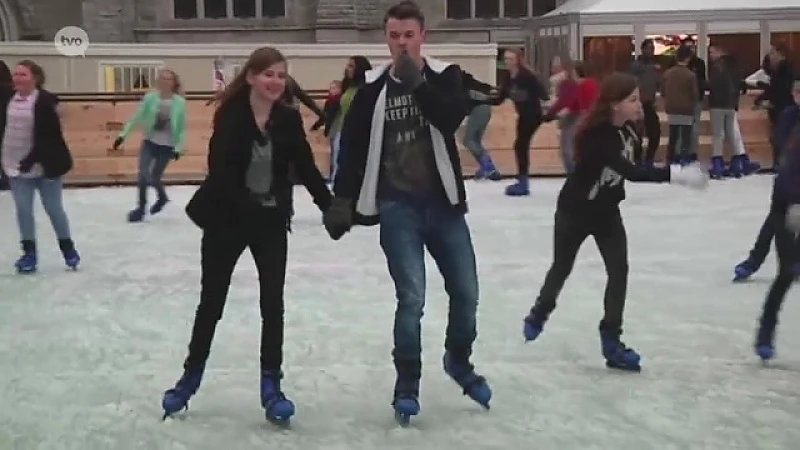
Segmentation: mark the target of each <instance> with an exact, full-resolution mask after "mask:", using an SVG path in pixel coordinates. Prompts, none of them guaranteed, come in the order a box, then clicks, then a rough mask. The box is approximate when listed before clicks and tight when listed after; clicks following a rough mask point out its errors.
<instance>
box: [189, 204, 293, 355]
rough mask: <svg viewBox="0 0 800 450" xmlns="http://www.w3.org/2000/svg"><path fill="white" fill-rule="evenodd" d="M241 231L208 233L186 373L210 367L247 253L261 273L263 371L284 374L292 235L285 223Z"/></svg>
mask: <svg viewBox="0 0 800 450" xmlns="http://www.w3.org/2000/svg"><path fill="white" fill-rule="evenodd" d="M258 222H259V224H256V223H253V224H248V225H247V226H241V227H239V228H236V229H231V228H228V229H219V230H207V231H205V232H204V233H203V239H202V242H201V250H200V253H201V259H202V262H201V265H202V276H201V291H200V304H199V305H198V306H197V312H196V314H195V319H194V327H193V328H192V338H191V341H190V342H189V356H188V357H187V358H186V363H185V365H184V367H186V368H191V367H198V366H200V365H203V364H205V362H206V360H207V359H208V355H209V352H210V351H211V341H212V340H213V339H214V332H215V331H216V328H217V322H218V321H219V320H220V319H221V318H222V311H223V309H224V308H225V301H226V299H227V297H228V289H229V288H230V284H231V275H232V274H233V269H234V267H235V266H236V262H237V261H238V260H239V257H240V256H241V255H242V252H243V251H244V249H245V248H249V249H250V253H251V254H252V255H253V259H254V260H255V263H256V268H257V270H258V282H259V298H260V306H261V369H262V370H280V367H281V364H282V363H283V310H284V309H283V288H284V284H285V282H286V255H287V251H288V235H287V233H288V232H287V231H286V222H285V219H284V220H281V219H277V218H276V219H274V220H271V221H258Z"/></svg>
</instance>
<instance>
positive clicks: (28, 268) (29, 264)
mask: <svg viewBox="0 0 800 450" xmlns="http://www.w3.org/2000/svg"><path fill="white" fill-rule="evenodd" d="M14 267H15V268H16V269H17V273H20V274H31V273H36V270H37V268H38V261H37V258H36V253H24V254H23V255H22V256H20V258H19V259H18V260H17V261H16V262H15V263H14Z"/></svg>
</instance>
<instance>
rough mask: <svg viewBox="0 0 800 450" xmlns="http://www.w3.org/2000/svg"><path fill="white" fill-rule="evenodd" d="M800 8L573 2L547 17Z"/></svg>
mask: <svg viewBox="0 0 800 450" xmlns="http://www.w3.org/2000/svg"><path fill="white" fill-rule="evenodd" d="M798 8H800V2H798V0H759V1H757V2H754V1H753V0H706V1H698V0H660V1H657V2H656V1H653V0H649V1H648V0H569V1H568V2H567V3H565V4H563V5H561V6H560V7H558V8H556V9H554V10H553V11H550V12H549V13H547V14H545V15H544V16H543V17H553V16H560V15H563V14H584V15H601V14H636V13H661V12H663V13H674V12H710V11H734V10H737V11H742V10H745V11H746V10H750V11H757V10H761V11H768V10H776V9H792V10H797V9H798Z"/></svg>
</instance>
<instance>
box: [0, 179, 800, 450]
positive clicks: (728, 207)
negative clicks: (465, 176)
mask: <svg viewBox="0 0 800 450" xmlns="http://www.w3.org/2000/svg"><path fill="white" fill-rule="evenodd" d="M503 185H504V183H495V184H475V183H470V184H469V195H470V200H471V209H472V211H471V213H470V215H469V222H470V225H471V227H472V230H473V236H474V241H475V245H476V249H477V254H478V259H479V264H480V278H481V283H482V284H481V293H482V304H481V307H480V323H479V326H480V336H479V340H478V344H477V348H476V354H475V363H476V365H477V367H478V369H479V371H481V372H482V373H483V374H484V375H486V376H487V378H488V379H489V380H490V382H491V384H492V387H493V389H494V392H495V398H494V400H493V408H492V410H491V411H489V412H483V411H481V410H480V409H479V408H478V407H477V406H476V405H474V404H473V403H471V402H470V401H469V400H468V399H466V398H465V397H463V396H462V395H461V391H460V390H459V389H458V388H457V387H456V386H455V385H454V384H452V383H451V382H450V381H449V380H448V379H447V378H446V376H445V375H444V374H443V372H442V370H441V366H440V358H441V353H442V350H441V346H442V341H443V332H444V322H445V317H446V315H445V313H446V305H447V302H446V298H445V296H444V295H443V288H442V282H441V279H440V277H439V276H438V273H437V272H436V268H435V267H434V265H433V264H429V266H428V271H429V275H430V277H429V286H430V288H429V296H428V299H429V301H428V307H427V311H426V313H427V314H426V316H425V320H424V333H425V341H424V342H425V364H426V365H425V368H424V376H423V387H422V398H421V401H422V414H421V416H419V418H418V419H417V420H416V422H415V425H414V426H413V427H412V428H411V429H405V430H403V429H398V428H397V427H396V426H395V425H394V422H393V417H392V413H391V409H390V406H389V402H390V395H391V390H392V384H393V369H392V366H391V362H390V361H391V360H390V346H391V325H392V314H393V309H394V299H393V297H394V295H393V288H392V284H391V282H390V279H389V276H388V274H387V271H386V268H385V262H384V259H383V256H382V254H381V251H380V249H379V247H378V239H377V228H374V227H373V228H360V229H358V230H356V231H355V232H353V233H351V234H350V235H348V236H346V237H345V238H344V239H342V240H341V241H339V242H332V241H330V240H329V239H328V238H327V236H326V235H325V233H324V231H323V229H322V227H321V226H320V216H319V214H318V212H317V211H316V209H315V207H314V206H313V204H312V203H311V201H310V199H309V197H308V195H307V194H306V192H305V191H304V190H302V189H301V190H299V192H298V196H297V219H296V224H295V231H294V233H293V234H292V236H291V248H290V267H289V278H288V284H287V292H286V299H287V301H286V303H287V312H286V317H287V322H288V323H287V336H286V346H285V354H286V364H285V370H286V374H287V378H286V381H285V390H286V392H287V393H288V394H289V395H290V397H291V398H292V399H293V400H294V401H295V402H296V403H297V407H298V415H297V416H296V418H295V420H294V423H293V430H292V431H277V430H275V429H274V428H272V427H270V426H269V425H266V424H265V421H264V419H263V414H262V411H261V408H260V405H259V400H258V341H259V313H258V307H257V284H256V283H257V281H256V273H255V269H254V265H253V263H252V259H251V258H250V256H249V255H247V254H245V256H244V257H243V258H242V260H241V261H240V264H239V267H238V270H237V272H236V274H235V277H234V283H233V287H232V289H231V293H230V297H229V302H228V307H227V310H226V311H225V316H224V318H223V320H222V322H221V324H220V327H219V329H218V334H217V339H216V342H215V343H214V348H213V351H212V356H211V360H210V361H209V372H208V374H207V377H206V380H205V383H204V385H203V386H202V388H201V389H200V392H199V393H198V395H197V396H196V398H195V399H194V400H193V401H192V403H191V409H190V410H189V413H188V414H187V415H186V416H185V417H184V418H183V419H178V420H168V421H167V422H161V421H160V415H161V411H160V399H161V394H162V392H163V391H164V390H165V389H167V388H169V387H170V386H171V385H172V384H173V383H174V381H175V380H176V379H177V377H178V376H179V375H180V372H181V364H182V361H183V358H184V354H185V353H184V352H185V346H186V344H187V342H188V338H189V332H190V327H191V320H192V316H193V313H194V308H195V305H196V302H197V300H198V292H199V282H198V280H199V275H200V273H199V264H198V260H199V256H198V250H199V238H200V233H199V231H198V230H197V229H195V228H194V227H193V226H192V225H191V224H190V222H189V221H188V220H187V219H186V218H185V216H184V214H183V211H182V207H183V205H184V204H185V203H186V201H187V199H188V198H189V196H190V195H191V193H192V192H193V191H194V188H190V187H181V188H172V189H170V193H171V195H172V198H173V200H174V201H173V202H172V203H171V204H170V205H169V206H168V207H167V209H166V210H165V211H164V213H162V214H163V215H161V216H157V217H156V218H154V219H153V220H151V221H150V222H149V223H143V224H136V225H130V224H127V223H126V222H125V220H124V219H125V214H126V212H127V210H128V209H129V208H130V207H131V206H132V204H133V202H134V199H135V193H134V191H133V190H132V189H127V188H125V189H93V190H71V191H69V192H67V193H66V204H67V208H68V211H69V214H70V217H71V219H72V225H73V228H74V232H75V239H76V242H77V244H78V246H79V249H80V250H81V252H82V253H83V257H84V264H83V268H82V270H80V271H79V272H77V273H71V272H67V271H65V270H64V268H63V265H62V262H61V259H60V255H59V254H58V250H57V247H56V243H55V238H54V237H53V234H52V231H51V228H50V226H49V224H48V223H47V219H46V216H45V215H44V214H43V211H42V210H41V208H39V210H38V211H37V213H38V219H39V222H38V223H39V230H40V236H41V239H40V247H41V250H40V251H41V255H40V256H41V267H40V273H39V274H37V275H35V276H17V275H15V274H13V271H12V263H13V260H14V259H15V258H16V256H17V254H18V250H17V244H16V240H17V231H16V226H15V222H14V216H13V207H12V201H11V198H10V196H9V194H8V193H0V211H3V213H2V214H1V215H0V230H2V231H3V232H2V236H3V239H2V241H1V242H0V255H2V258H3V261H2V262H0V263H1V264H2V267H5V269H3V270H2V271H1V272H0V449H4V450H5V449H15V450H16V449H20V450H22V449H53V450H72V449H74V450H95V449H97V450H112V449H113V450H132V449H147V450H158V449H198V450H199V449H214V450H219V449H230V450H247V449H276V450H292V449H298V450H314V449H331V450H334V449H342V450H361V449H363V450H379V449H415V450H419V449H422V450H447V449H456V448H459V449H460V448H469V449H503V450H507V449H522V448H524V449H531V448H536V449H547V450H560V449H564V450H589V449H631V450H646V449H657V450H669V449H690V450H700V449H720V450H729V449H745V450H756V449H758V450H767V449H797V448H798V442H800V392H799V391H800V346H799V345H798V344H800V327H798V326H797V325H798V323H800V307H798V305H797V302H796V300H797V292H790V294H789V298H788V299H787V302H786V304H785V307H784V311H783V314H782V319H783V326H782V327H781V328H780V330H779V333H780V334H779V341H778V344H779V346H778V357H779V359H778V360H777V362H776V363H775V367H773V368H763V367H761V365H760V363H759V362H758V361H757V359H756V357H755V356H754V355H753V354H752V350H751V347H752V345H751V344H752V341H753V333H754V327H755V320H756V317H757V316H758V314H759V311H760V307H761V302H762V300H763V298H764V294H765V292H766V290H767V288H768V286H769V282H770V280H771V278H772V276H773V275H774V271H775V263H774V257H772V256H771V257H770V258H769V260H768V263H767V264H766V265H765V267H763V268H762V270H761V272H759V273H758V274H757V276H756V277H755V280H754V281H752V282H751V283H747V284H741V285H733V284H731V282H730V279H731V276H732V268H733V265H734V264H735V263H737V262H739V261H740V259H741V258H743V257H744V256H746V253H747V251H748V250H749V248H750V246H751V244H752V242H753V240H754V238H755V234H756V232H757V231H758V228H759V226H760V224H761V221H762V219H763V217H764V215H765V212H766V210H767V206H768V198H769V191H770V185H771V179H770V177H768V176H763V177H761V176H759V177H751V178H747V179H743V180H732V181H724V182H715V183H713V184H712V186H711V189H710V190H709V191H708V192H706V193H695V192H693V191H688V190H684V189H682V188H679V187H674V186H668V185H642V184H639V185H632V184H628V195H629V198H628V200H626V201H625V203H624V204H623V215H624V217H625V222H626V226H627V228H628V237H629V241H630V262H631V271H630V287H629V292H628V310H627V314H626V318H627V323H626V327H625V331H626V333H625V336H624V337H625V341H626V342H627V343H628V344H629V345H631V346H633V347H634V348H636V349H637V350H639V351H640V352H641V353H642V355H643V358H644V360H643V364H644V371H643V372H642V373H641V374H638V375H636V374H620V373H616V372H611V371H609V370H608V369H606V368H605V366H604V364H603V360H602V357H601V356H600V348H599V342H598V337H597V332H596V328H597V322H598V320H599V318H600V313H601V303H602V294H603V285H604V282H605V274H604V271H603V265H602V261H601V259H600V257H599V253H598V252H597V250H596V248H595V247H594V244H593V242H592V241H587V243H586V244H585V245H584V247H583V249H582V252H581V254H580V256H579V261H578V263H577V265H576V267H575V270H574V272H573V275H572V277H571V279H570V280H569V281H568V282H567V286H566V287H565V289H564V291H563V294H562V296H561V299H560V300H561V301H560V308H559V309H558V310H557V312H556V313H555V315H554V316H553V318H552V319H553V320H552V321H551V322H550V324H549V325H548V328H547V330H546V331H545V334H543V335H542V337H541V338H540V340H538V341H536V342H535V343H531V344H528V345H525V344H523V342H522V336H521V324H522V317H523V316H524V314H525V313H526V311H527V310H528V308H529V307H530V304H531V302H532V301H533V300H534V297H535V296H536V294H537V292H538V288H539V286H540V283H541V281H542V279H543V277H544V274H545V271H546V270H547V267H548V264H549V262H550V259H551V254H552V248H551V233H552V223H553V220H552V218H553V211H554V203H555V197H556V194H557V192H558V189H559V187H560V186H561V181H559V180H537V181H534V182H533V184H532V190H533V192H534V194H533V195H532V196H531V197H530V198H525V199H518V198H506V197H504V196H503V195H502V189H503Z"/></svg>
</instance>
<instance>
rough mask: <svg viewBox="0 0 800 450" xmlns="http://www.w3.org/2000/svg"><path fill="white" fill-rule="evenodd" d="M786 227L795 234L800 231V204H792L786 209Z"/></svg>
mask: <svg viewBox="0 0 800 450" xmlns="http://www.w3.org/2000/svg"><path fill="white" fill-rule="evenodd" d="M786 228H787V229H788V230H789V231H791V232H792V233H793V234H798V233H800V204H794V205H790V206H789V209H787V210H786Z"/></svg>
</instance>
